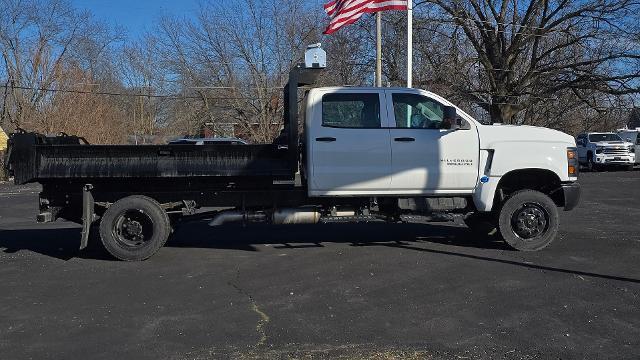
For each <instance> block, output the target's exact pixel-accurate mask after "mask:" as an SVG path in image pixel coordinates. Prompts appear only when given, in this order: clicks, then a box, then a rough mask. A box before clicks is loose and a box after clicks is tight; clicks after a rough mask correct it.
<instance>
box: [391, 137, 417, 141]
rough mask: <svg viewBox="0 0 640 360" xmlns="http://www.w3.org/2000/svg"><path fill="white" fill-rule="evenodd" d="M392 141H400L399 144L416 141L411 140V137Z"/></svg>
mask: <svg viewBox="0 0 640 360" xmlns="http://www.w3.org/2000/svg"><path fill="white" fill-rule="evenodd" d="M393 140H394V141H400V142H411V141H416V139H414V138H412V137H398V138H395V139H393Z"/></svg>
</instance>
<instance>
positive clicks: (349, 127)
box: [306, 89, 391, 196]
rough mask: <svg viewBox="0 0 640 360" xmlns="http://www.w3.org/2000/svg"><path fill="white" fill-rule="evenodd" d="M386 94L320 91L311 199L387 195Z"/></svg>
mask: <svg viewBox="0 0 640 360" xmlns="http://www.w3.org/2000/svg"><path fill="white" fill-rule="evenodd" d="M384 104H385V102H384V91H383V90H362V89H358V90H355V89H354V90H345V89H339V90H334V91H331V90H327V91H324V92H316V93H315V95H314V99H313V107H312V108H313V111H312V114H313V115H312V118H311V119H308V120H307V137H306V141H307V144H308V146H309V149H310V153H309V154H308V155H307V162H308V163H310V164H311V167H310V169H311V173H310V174H309V175H310V176H309V181H308V186H309V194H310V195H312V196H326V195H346V196H349V195H367V194H383V193H385V192H387V191H388V190H389V186H390V185H391V176H390V173H391V144H390V140H389V129H388V128H386V123H387V108H386V106H385V105H384Z"/></svg>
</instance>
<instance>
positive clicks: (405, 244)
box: [0, 222, 640, 284]
mask: <svg viewBox="0 0 640 360" xmlns="http://www.w3.org/2000/svg"><path fill="white" fill-rule="evenodd" d="M79 239H80V228H58V229H24V230H0V251H3V252H4V253H16V252H19V251H22V250H28V251H32V252H35V253H38V254H42V255H45V256H50V257H53V258H57V259H60V260H65V261H66V260H70V259H72V258H76V257H78V258H83V259H98V260H113V259H112V258H111V257H110V256H109V255H108V254H106V253H105V251H104V250H102V249H101V248H99V247H97V246H96V245H93V246H90V247H89V248H88V249H85V250H83V251H79V250H78V245H79V243H80V240H79ZM332 243H347V244H350V245H351V246H382V247H389V248H396V249H405V250H411V251H418V252H424V253H429V254H437V255H444V256H454V257H458V258H465V259H471V260H476V261H486V262H493V263H501V264H507V265H512V266H519V267H524V268H529V269H538V270H543V271H548V272H550V273H562V274H571V275H575V276H578V275H579V276H586V277H590V278H597V279H604V280H614V281H622V282H628V283H634V284H640V279H635V278H628V277H623V276H616V275H606V274H598V273H592V272H586V271H579V270H572V269H565V268H561V267H551V266H544V265H536V264H533V263H531V262H527V261H517V260H511V259H508V258H501V257H498V256H496V255H498V254H493V256H491V255H489V256H487V255H485V254H486V253H485V252H481V253H477V254H474V253H472V252H470V251H469V250H465V251H458V250H457V248H460V247H462V248H482V249H495V250H505V249H506V247H505V246H504V245H502V243H501V242H497V241H494V242H492V241H487V240H482V239H478V238H477V237H476V235H474V234H473V233H471V231H469V230H468V229H467V228H465V227H456V226H448V225H438V224H327V225H288V226H269V227H267V226H264V225H253V226H250V227H246V228H243V227H241V226H234V225H231V226H224V227H220V228H215V229H212V228H210V227H208V226H207V224H206V222H198V223H191V224H189V226H184V227H182V228H181V229H178V231H176V233H175V234H174V236H173V237H172V238H171V239H170V240H169V242H168V243H167V246H168V247H181V248H211V249H236V250H241V251H258V249H257V248H256V246H255V245H261V244H262V245H264V244H271V245H273V246H274V247H276V248H278V247H280V248H287V249H300V251H304V249H305V248H310V247H323V246H330V244H332ZM425 243H434V244H444V245H448V246H445V247H438V248H430V247H424V244H425ZM501 252H502V251H501ZM503 254H504V253H503Z"/></svg>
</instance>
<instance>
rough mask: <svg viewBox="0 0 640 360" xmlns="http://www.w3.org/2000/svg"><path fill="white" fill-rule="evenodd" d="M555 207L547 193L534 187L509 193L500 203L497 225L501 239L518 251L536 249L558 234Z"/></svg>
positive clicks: (556, 210) (548, 242) (541, 247)
mask: <svg viewBox="0 0 640 360" xmlns="http://www.w3.org/2000/svg"><path fill="white" fill-rule="evenodd" d="M558 225H559V223H558V208H557V206H556V204H555V203H554V202H553V200H551V198H549V197H548V196H547V195H545V194H543V193H541V192H539V191H534V190H522V191H518V192H516V193H514V194H512V195H511V196H510V197H509V198H508V199H507V200H506V201H505V202H504V204H503V205H502V208H501V209H500V213H499V216H498V229H499V231H500V235H501V236H502V238H503V239H504V241H505V242H506V243H507V244H508V245H509V246H511V247H512V248H514V249H516V250H520V251H537V250H540V249H543V248H545V247H546V246H548V245H549V244H550V243H551V242H552V241H553V240H554V239H555V238H556V235H557V234H558Z"/></svg>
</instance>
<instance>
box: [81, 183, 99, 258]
mask: <svg viewBox="0 0 640 360" xmlns="http://www.w3.org/2000/svg"><path fill="white" fill-rule="evenodd" d="M91 190H93V185H91V184H86V185H85V186H84V187H83V188H82V235H81V238H80V250H82V249H85V248H86V247H87V244H88V243H89V233H90V231H91V224H93V222H94V221H95V217H96V215H95V212H94V210H95V209H94V208H95V202H94V200H93V194H92V193H91Z"/></svg>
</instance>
